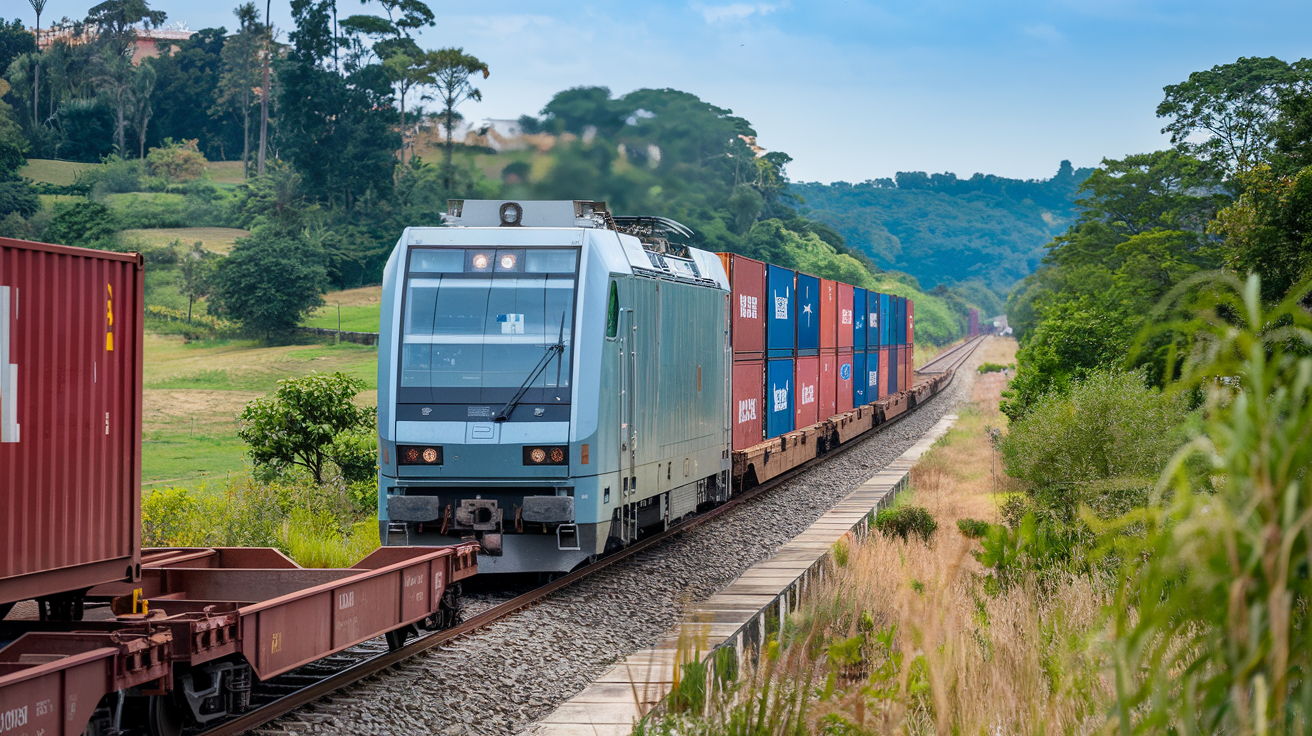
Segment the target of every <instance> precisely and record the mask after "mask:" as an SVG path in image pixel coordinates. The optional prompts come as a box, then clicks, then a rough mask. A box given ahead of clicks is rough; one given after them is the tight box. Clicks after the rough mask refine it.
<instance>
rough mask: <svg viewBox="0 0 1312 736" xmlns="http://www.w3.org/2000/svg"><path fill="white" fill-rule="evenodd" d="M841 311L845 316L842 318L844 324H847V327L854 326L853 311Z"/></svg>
mask: <svg viewBox="0 0 1312 736" xmlns="http://www.w3.org/2000/svg"><path fill="white" fill-rule="evenodd" d="M840 311H841V312H842V313H843V315H842V316H843V324H845V325H850V324H852V310H850V309H843V310H840Z"/></svg>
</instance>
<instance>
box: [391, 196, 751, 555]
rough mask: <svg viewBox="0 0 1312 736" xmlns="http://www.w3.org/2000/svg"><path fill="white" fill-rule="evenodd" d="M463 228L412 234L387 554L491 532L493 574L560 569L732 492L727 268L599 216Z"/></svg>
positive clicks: (508, 220)
mask: <svg viewBox="0 0 1312 736" xmlns="http://www.w3.org/2000/svg"><path fill="white" fill-rule="evenodd" d="M446 219H447V223H446V224H447V226H446V227H438V228H408V229H407V230H406V231H405V233H404V234H403V235H402V238H401V241H400V242H399V243H398V244H397V247H396V249H395V250H394V251H393V253H392V256H391V258H390V259H389V261H388V265H387V269H386V271H385V276H384V290H383V314H382V320H381V322H382V324H381V326H380V327H381V329H380V341H379V380H378V386H379V417H378V421H379V439H380V443H379V444H380V458H379V460H380V463H379V519H380V521H379V524H380V534H381V536H382V538H383V540H384V542H385V543H387V544H409V545H415V544H419V545H430V544H431V545H443V544H453V543H456V542H459V541H461V540H462V539H476V540H478V541H479V542H480V544H481V547H482V552H483V554H482V556H481V558H480V565H482V566H483V567H482V568H481V570H482V572H544V573H562V572H568V571H569V570H571V569H573V568H574V567H576V566H578V565H579V564H580V563H583V562H586V561H588V560H589V559H592V558H594V557H595V556H597V555H599V554H602V553H604V552H605V551H607V549H608V548H611V549H614V548H616V547H619V546H623V545H624V544H627V543H628V542H631V541H633V540H634V539H636V538H637V537H638V536H640V535H641V534H642V533H644V532H645V531H650V530H653V529H663V528H664V527H666V526H668V525H669V524H671V523H674V522H675V521H677V520H678V519H679V518H681V517H682V516H684V515H687V514H689V513H692V512H693V511H695V509H696V508H697V506H698V505H699V504H702V503H707V502H711V501H714V500H715V496H716V494H720V495H723V494H724V492H725V491H727V487H728V483H727V475H728V469H729V459H728V458H729V451H728V417H727V409H726V407H727V399H726V398H725V397H726V396H727V391H728V364H729V359H728V352H727V339H726V335H725V300H726V299H727V279H726V278H725V276H724V271H723V268H722V266H721V265H720V262H719V259H718V258H716V257H715V256H714V255H712V254H709V253H705V252H703V251H698V250H695V249H692V248H682V247H677V246H670V245H669V244H668V241H666V240H664V239H663V238H656V237H646V238H645V241H646V242H644V238H642V237H639V235H634V234H631V232H626V226H627V228H628V229H629V230H631V231H637V232H638V233H639V234H640V235H646V234H648V233H652V232H655V231H654V230H653V227H652V225H653V218H631V219H626V218H614V217H612V216H611V215H610V214H609V213H608V212H607V211H606V209H605V205H604V204H602V203H593V202H523V203H518V202H500V201H463V202H462V201H453V202H452V203H451V207H450V211H449V212H448V216H447V218H446ZM629 223H632V224H629ZM662 250H663V251H664V252H661V251H662Z"/></svg>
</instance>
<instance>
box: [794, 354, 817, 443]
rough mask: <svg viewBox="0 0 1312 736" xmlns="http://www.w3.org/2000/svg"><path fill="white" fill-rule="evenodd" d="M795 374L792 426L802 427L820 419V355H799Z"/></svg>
mask: <svg viewBox="0 0 1312 736" xmlns="http://www.w3.org/2000/svg"><path fill="white" fill-rule="evenodd" d="M796 376H797V378H796V382H797V383H796V386H797V388H796V392H797V395H796V398H795V400H794V401H793V407H794V408H793V411H794V419H795V421H794V422H793V427H794V428H795V429H803V428H805V427H809V426H811V425H812V424H815V423H816V422H818V421H820V356H819V355H806V356H801V357H799V358H798V359H797V373H796Z"/></svg>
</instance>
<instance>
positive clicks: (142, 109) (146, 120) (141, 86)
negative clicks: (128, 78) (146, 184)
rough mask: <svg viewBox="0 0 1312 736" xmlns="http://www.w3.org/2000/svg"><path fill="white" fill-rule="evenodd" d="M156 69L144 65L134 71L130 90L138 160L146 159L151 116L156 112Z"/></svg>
mask: <svg viewBox="0 0 1312 736" xmlns="http://www.w3.org/2000/svg"><path fill="white" fill-rule="evenodd" d="M156 78H157V77H156V75H155V67H153V66H151V65H150V64H142V65H141V66H138V67H136V68H134V69H133V70H132V86H131V88H130V89H129V105H130V110H131V114H132V125H133V126H134V127H135V128H136V129H137V145H138V150H137V158H143V159H144V158H145V157H146V132H147V130H148V128H149V126H150V116H151V115H152V114H153V113H154V112H155V106H154V101H153V100H152V99H151V97H152V95H154V93H155V80H156Z"/></svg>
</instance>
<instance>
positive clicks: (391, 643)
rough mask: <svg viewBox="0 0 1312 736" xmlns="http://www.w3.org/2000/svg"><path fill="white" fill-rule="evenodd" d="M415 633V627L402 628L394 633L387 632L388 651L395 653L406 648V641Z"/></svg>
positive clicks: (394, 630)
mask: <svg viewBox="0 0 1312 736" xmlns="http://www.w3.org/2000/svg"><path fill="white" fill-rule="evenodd" d="M413 631H414V627H413V626H402V627H401V628H399V629H393V630H392V631H389V632H387V635H386V636H387V650H388V651H389V652H395V651H396V650H398V649H400V648H401V647H403V646H405V640H406V639H409V638H410V634H411V632H413Z"/></svg>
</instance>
